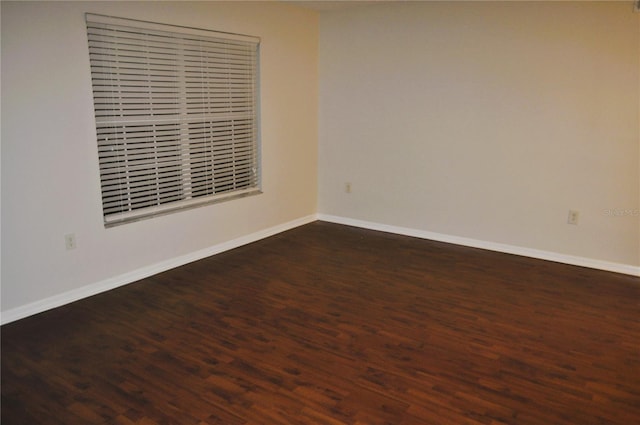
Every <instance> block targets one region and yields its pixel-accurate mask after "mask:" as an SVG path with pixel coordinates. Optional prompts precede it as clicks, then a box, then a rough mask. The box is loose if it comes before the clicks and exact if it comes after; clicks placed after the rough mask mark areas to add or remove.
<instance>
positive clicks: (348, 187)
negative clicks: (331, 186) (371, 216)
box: [344, 182, 351, 193]
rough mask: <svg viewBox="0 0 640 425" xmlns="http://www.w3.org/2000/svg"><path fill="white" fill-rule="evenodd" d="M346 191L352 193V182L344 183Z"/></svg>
mask: <svg viewBox="0 0 640 425" xmlns="http://www.w3.org/2000/svg"><path fill="white" fill-rule="evenodd" d="M344 191H345V192H346V193H351V183H349V182H346V183H345V184H344Z"/></svg>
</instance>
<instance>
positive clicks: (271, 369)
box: [1, 222, 640, 425]
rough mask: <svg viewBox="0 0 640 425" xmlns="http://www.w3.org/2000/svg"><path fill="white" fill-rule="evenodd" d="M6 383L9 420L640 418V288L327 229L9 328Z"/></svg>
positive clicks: (619, 280) (300, 232)
mask: <svg viewBox="0 0 640 425" xmlns="http://www.w3.org/2000/svg"><path fill="white" fill-rule="evenodd" d="M35 266H37V265H34V267H35ZM43 284H46V282H43ZM1 391H2V423H3V424H4V425H14V424H29V425H34V424H64V425H70V424H180V425H186V424H330V425H337V424H363V425H364V424H366V425H376V424H394V425H395V424H438V425H442V424H452V425H453V424H455V425H460V424H518V425H526V424H544V425H551V424H555V425H589V424H608V425H615V424H619V425H633V424H638V423H640V279H638V278H634V277H630V276H624V275H618V274H613V273H606V272H601V271H595V270H589V269H583V268H579V267H572V266H567V265H560V264H555V263H549V262H544V261H537V260H532V259H527V258H522V257H517V256H511V255H505V254H499V253H493V252H486V251H481V250H476V249H470V248H464V247H459V246H452V245H446V244H442V243H435V242H429V241H424V240H418V239H413V238H408V237H402V236H397V235H390V234H385V233H377V232H373V231H367V230H362V229H355V228H350V227H345V226H339V225H334V224H328V223H322V222H317V223H313V224H310V225H307V226H303V227H300V228H297V229H294V230H292V231H289V232H285V233H283V234H280V235H277V236H275V237H272V238H269V239H266V240H263V241H260V242H258V243H254V244H251V245H248V246H245V247H242V248H239V249H236V250H233V251H229V252H226V253H224V254H221V255H218V256H214V257H211V258H208V259H205V260H202V261H199V262H196V263H192V264H190V265H187V266H184V267H180V268H178V269H175V270H172V271H168V272H165V273H162V274H160V275H157V276H154V277H151V278H149V279H145V280H144V281H141V282H138V283H135V284H131V285H128V286H126V287H123V288H120V289H117V290H114V291H111V292H108V293H105V294H101V295H98V296H95V297H92V298H89V299H86V300H83V301H80V302H77V303H74V304H71V305H68V306H65V307H63V308H59V309H56V310H53V311H49V312H46V313H43V314H40V315H37V316H34V317H31V318H27V319H24V320H21V321H18V322H15V323H11V324H8V325H6V326H3V327H2V390H1Z"/></svg>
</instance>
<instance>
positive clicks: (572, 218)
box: [567, 210, 580, 224]
mask: <svg viewBox="0 0 640 425" xmlns="http://www.w3.org/2000/svg"><path fill="white" fill-rule="evenodd" d="M579 216H580V213H579V212H578V211H575V210H569V216H568V217H567V224H578V217H579Z"/></svg>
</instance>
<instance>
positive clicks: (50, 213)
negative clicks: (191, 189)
mask: <svg viewBox="0 0 640 425" xmlns="http://www.w3.org/2000/svg"><path fill="white" fill-rule="evenodd" d="M85 12H93V13H100V14H107V15H114V16H122V17H128V18H135V19H142V20H149V21H155V22H163V23H170V24H176V25H184V26H191V27H199V28H206V29H212V30H218V31H227V32H235V33H243V34H249V35H254V36H259V37H261V38H262V44H261V52H262V56H261V83H262V84H261V90H262V92H261V111H262V121H261V125H262V166H263V190H264V193H263V194H262V195H259V196H254V197H249V198H243V199H240V200H236V201H231V202H226V203H221V204H215V205H210V206H206V207H201V208H197V209H193V210H189V211H184V212H180V213H176V214H172V215H167V216H163V217H158V218H154V219H150V220H145V221H141V222H137V223H132V224H127V225H123V226H118V227H114V228H110V229H105V228H104V227H103V224H102V210H101V203H100V186H99V178H98V163H97V150H96V135H95V124H94V118H93V103H92V93H91V81H90V75H89V59H88V51H87V37H86V30H85V23H84V13H85ZM317 45H318V16H317V13H316V12H313V11H310V10H304V9H301V8H297V7H294V6H291V5H287V4H279V3H246V2H233V3H223V2H192V3H189V2H142V3H134V2H105V3H100V2H87V3H82V2H42V3H36V2H19V3H12V2H5V1H3V2H2V311H3V312H6V311H11V310H12V309H16V308H20V307H22V306H25V305H28V304H30V303H37V302H39V301H41V300H43V299H50V298H51V297H54V298H55V297H56V296H60V294H66V293H69V291H71V292H73V291H78V290H82V288H84V287H87V286H91V285H95V284H96V283H100V282H104V281H105V280H109V279H113V278H114V277H118V276H123V275H126V274H127V273H132V272H135V271H136V270H139V269H142V268H145V267H150V266H153V265H154V264H158V263H163V262H167V261H169V262H170V261H172V259H175V258H177V257H180V256H185V255H189V254H191V253H194V252H198V251H199V250H203V249H207V248H208V247H211V246H214V245H217V244H222V243H225V242H227V241H230V240H234V239H236V238H241V237H243V236H246V235H249V234H252V233H255V232H260V231H263V230H264V229H268V228H272V227H274V226H279V225H283V224H284V223H288V222H291V221H295V220H298V219H300V218H302V217H307V216H310V215H311V216H313V214H315V212H316V210H317V205H316V202H317V191H316V188H317V103H318V102H317V86H318V79H317V78H318V76H317V58H318V54H317ZM67 233H75V234H76V238H77V248H76V249H75V250H73V251H65V245H64V235H65V234H67ZM116 280H117V279H116Z"/></svg>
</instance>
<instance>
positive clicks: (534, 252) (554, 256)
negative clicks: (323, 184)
mask: <svg viewBox="0 0 640 425" xmlns="http://www.w3.org/2000/svg"><path fill="white" fill-rule="evenodd" d="M318 220H322V221H328V222H331V223H337V224H345V225H348V226H354V227H362V228H365V229H370V230H379V231H382V232H388V233H396V234H399V235H405V236H413V237H417V238H421V239H429V240H433V241H439V242H447V243H452V244H456V245H463V246H468V247H473V248H481V249H487V250H489V251H497V252H503V253H506V254H515V255H522V256H525V257H531V258H537V259H540V260H547V261H554V262H556V263H564V264H570V265H573V266H581V267H588V268H592V269H598V270H605V271H610V272H615V273H623V274H628V275H632V276H640V267H637V266H632V265H629V264H620V263H612V262H608V261H602V260H594V259H591V258H585V257H577V256H573V255H566V254H559V253H557V252H551V251H542V250H538V249H532V248H524V247H520V246H514V245H507V244H501V243H495V242H487V241H482V240H478V239H471V238H464V237H460V236H452V235H446V234H442V233H434V232H428V231H425V230H418V229H411V228H406V227H398V226H390V225H387V224H380V223H375V222H370V221H363V220H355V219H352V218H347V217H340V216H334V215H328V214H318Z"/></svg>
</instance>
